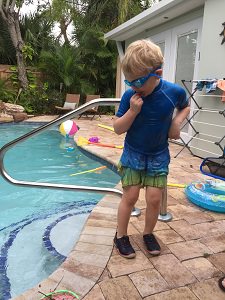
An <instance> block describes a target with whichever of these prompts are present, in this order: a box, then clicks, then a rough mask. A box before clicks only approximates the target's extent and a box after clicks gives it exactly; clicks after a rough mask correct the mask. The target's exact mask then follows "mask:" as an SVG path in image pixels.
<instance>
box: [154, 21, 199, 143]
mask: <svg viewBox="0 0 225 300" xmlns="http://www.w3.org/2000/svg"><path fill="white" fill-rule="evenodd" d="M201 27H202V19H197V20H194V21H192V22H189V23H186V24H183V25H180V26H177V27H174V28H173V29H170V30H167V31H165V32H162V33H160V34H158V35H155V36H151V37H150V39H151V40H152V41H153V42H155V43H156V44H157V45H159V46H160V48H161V49H162V51H163V53H164V60H165V63H164V68H163V77H164V79H166V80H168V81H171V82H175V83H178V84H180V85H181V86H183V85H182V82H181V80H182V79H184V80H192V79H197V78H196V74H197V70H198V60H199V45H200V38H201ZM187 85H188V88H189V89H190V90H192V85H191V84H187ZM183 87H184V86H183ZM187 95H188V93H187ZM188 96H189V95H188ZM191 135H192V127H191V126H190V125H189V124H187V125H186V126H185V127H184V128H183V129H182V132H181V138H182V139H183V140H184V142H185V143H186V142H187V141H189V140H190V136H191Z"/></svg>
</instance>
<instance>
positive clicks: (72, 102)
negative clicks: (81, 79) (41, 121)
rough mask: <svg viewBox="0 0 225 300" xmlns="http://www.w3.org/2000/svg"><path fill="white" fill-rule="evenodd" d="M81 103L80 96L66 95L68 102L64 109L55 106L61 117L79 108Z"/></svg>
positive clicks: (65, 103)
mask: <svg viewBox="0 0 225 300" xmlns="http://www.w3.org/2000/svg"><path fill="white" fill-rule="evenodd" d="M79 101H80V94H66V101H65V102H64V105H63V107H61V106H55V108H56V109H57V111H59V114H60V115H64V114H65V113H67V112H69V111H72V110H74V109H75V108H77V107H78V105H79Z"/></svg>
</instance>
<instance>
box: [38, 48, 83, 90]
mask: <svg viewBox="0 0 225 300" xmlns="http://www.w3.org/2000/svg"><path fill="white" fill-rule="evenodd" d="M83 65H84V63H83V64H81V63H80V59H79V53H78V51H77V48H76V47H71V46H68V45H63V46H60V45H59V44H56V45H55V46H54V49H53V50H52V51H50V50H49V51H42V52H41V55H40V64H39V68H40V70H41V71H43V72H44V73H45V74H46V77H47V80H48V82H49V84H50V87H51V88H52V87H59V86H60V83H63V85H64V88H65V89H66V91H67V92H76V93H79V92H80V89H81V88H80V74H81V73H82V70H83Z"/></svg>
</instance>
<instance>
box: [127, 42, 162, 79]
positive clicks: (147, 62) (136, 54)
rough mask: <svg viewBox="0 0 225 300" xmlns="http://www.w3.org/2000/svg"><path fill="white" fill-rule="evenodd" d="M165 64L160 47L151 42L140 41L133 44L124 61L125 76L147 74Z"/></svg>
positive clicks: (129, 47) (128, 49)
mask: <svg viewBox="0 0 225 300" xmlns="http://www.w3.org/2000/svg"><path fill="white" fill-rule="evenodd" d="M162 64H163V55H162V52H161V49H160V47H159V46H157V45H156V44H154V43H153V42H151V41H150V40H138V41H135V42H133V43H131V44H130V45H129V46H128V48H127V50H126V52H125V56H124V58H123V61H122V70H123V72H124V73H125V74H133V75H135V74H138V73H145V72H146V71H147V69H148V70H149V69H155V68H157V67H159V66H161V65H162Z"/></svg>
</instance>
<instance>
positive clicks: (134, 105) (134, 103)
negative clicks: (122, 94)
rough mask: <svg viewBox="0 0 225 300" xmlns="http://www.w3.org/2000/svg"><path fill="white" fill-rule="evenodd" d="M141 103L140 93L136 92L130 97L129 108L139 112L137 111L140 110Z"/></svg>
mask: <svg viewBox="0 0 225 300" xmlns="http://www.w3.org/2000/svg"><path fill="white" fill-rule="evenodd" d="M142 104H143V100H142V98H141V97H140V94H138V93H136V94H134V95H133V96H132V97H131V99H130V110H131V111H132V112H134V113H135V114H139V112H140V111H141V107H142Z"/></svg>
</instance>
